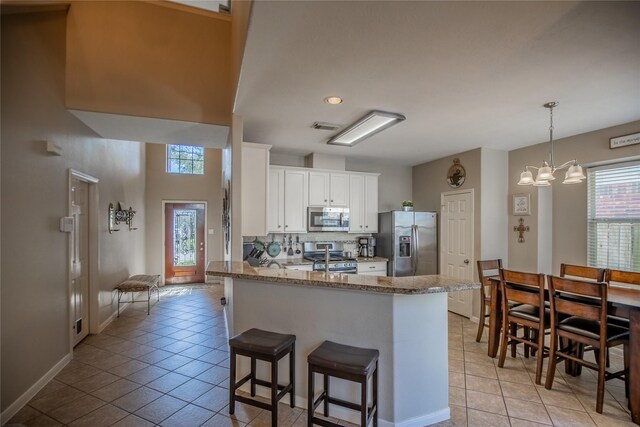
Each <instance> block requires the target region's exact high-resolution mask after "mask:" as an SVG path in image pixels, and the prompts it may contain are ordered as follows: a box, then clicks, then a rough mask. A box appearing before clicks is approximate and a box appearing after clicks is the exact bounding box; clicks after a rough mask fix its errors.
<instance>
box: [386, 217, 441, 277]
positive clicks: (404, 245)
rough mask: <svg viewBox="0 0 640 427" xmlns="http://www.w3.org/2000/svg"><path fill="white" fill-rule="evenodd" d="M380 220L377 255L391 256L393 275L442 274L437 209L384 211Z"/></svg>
mask: <svg viewBox="0 0 640 427" xmlns="http://www.w3.org/2000/svg"><path fill="white" fill-rule="evenodd" d="M379 220H380V222H379V224H378V227H379V228H378V231H379V233H378V234H376V245H377V247H376V249H377V254H376V255H378V256H382V257H385V258H388V259H389V263H388V264H387V274H388V275H389V276H420V275H425V274H438V221H437V214H436V213H435V212H405V211H391V212H383V213H381V214H379Z"/></svg>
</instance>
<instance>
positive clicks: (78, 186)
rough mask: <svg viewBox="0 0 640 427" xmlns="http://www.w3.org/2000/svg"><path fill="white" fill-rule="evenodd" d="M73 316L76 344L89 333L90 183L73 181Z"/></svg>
mask: <svg viewBox="0 0 640 427" xmlns="http://www.w3.org/2000/svg"><path fill="white" fill-rule="evenodd" d="M71 215H72V216H73V219H74V227H73V232H72V235H71V313H72V316H73V324H72V325H71V326H72V328H73V345H74V346H76V345H77V344H78V343H79V342H80V341H82V339H83V338H84V337H86V336H87V334H88V333H89V184H88V183H87V182H85V181H81V180H79V179H77V178H72V180H71Z"/></svg>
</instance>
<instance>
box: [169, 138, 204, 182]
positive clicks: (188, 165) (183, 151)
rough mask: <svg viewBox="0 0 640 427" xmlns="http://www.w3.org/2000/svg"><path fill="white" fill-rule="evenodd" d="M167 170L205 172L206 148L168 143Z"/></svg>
mask: <svg viewBox="0 0 640 427" xmlns="http://www.w3.org/2000/svg"><path fill="white" fill-rule="evenodd" d="M167 172H168V173H179V174H188V175H203V174H204V148H203V147H193V146H191V145H167Z"/></svg>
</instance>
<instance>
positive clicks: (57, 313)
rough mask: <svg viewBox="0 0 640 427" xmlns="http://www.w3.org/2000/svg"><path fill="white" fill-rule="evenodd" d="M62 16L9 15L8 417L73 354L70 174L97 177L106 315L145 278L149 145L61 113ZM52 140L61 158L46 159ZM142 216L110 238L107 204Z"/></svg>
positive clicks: (5, 88) (5, 147)
mask: <svg viewBox="0 0 640 427" xmlns="http://www.w3.org/2000/svg"><path fill="white" fill-rule="evenodd" d="M65 16H66V14H65V12H51V13H33V14H16V15H3V16H2V58H1V59H2V78H1V81H2V117H1V118H2V134H1V139H2V165H1V171H2V177H1V182H2V251H1V253H2V268H1V280H2V297H1V299H2V306H1V311H2V317H1V322H0V323H1V325H2V326H1V328H2V332H1V337H2V344H1V347H2V355H1V356H2V357H1V360H2V365H1V370H2V380H1V381H2V382H1V389H2V398H1V399H2V401H1V407H2V410H3V411H4V410H5V409H7V407H8V406H9V405H11V404H12V403H13V402H15V401H16V399H18V398H19V397H20V396H21V395H22V394H23V393H25V392H26V391H27V390H28V389H29V387H31V386H32V385H34V384H35V383H36V381H37V380H39V379H40V378H41V377H42V376H43V375H45V373H47V372H48V371H49V370H50V369H51V368H52V367H53V366H54V365H55V364H56V363H58V362H59V361H60V360H61V359H62V358H63V357H64V356H65V355H67V354H68V353H69V348H70V342H69V338H70V337H69V332H70V327H71V325H70V324H69V314H68V310H69V303H68V301H69V284H68V276H67V268H68V262H69V260H68V256H67V251H68V239H69V237H68V234H66V233H61V232H59V231H58V221H59V218H60V217H62V216H66V215H68V170H69V168H73V169H76V170H79V171H81V172H84V173H86V174H89V175H92V176H95V177H97V178H99V179H100V182H99V184H98V190H99V197H100V199H99V206H98V212H99V223H98V228H99V237H98V243H99V272H98V277H97V278H96V279H97V282H98V286H99V289H100V296H99V297H100V304H101V307H100V312H99V313H92V314H91V315H92V316H96V314H97V315H98V316H99V319H98V320H99V323H103V322H104V321H105V320H107V319H108V318H109V316H111V314H112V313H114V312H115V310H116V305H115V304H114V297H113V292H112V289H113V287H114V286H115V285H116V284H117V283H118V282H119V281H121V280H123V279H125V278H126V277H127V276H128V275H129V274H136V273H143V272H144V270H145V259H144V237H145V226H144V216H145V209H144V173H145V172H144V158H145V153H144V147H143V145H142V144H140V143H137V142H126V141H110V140H104V139H100V138H97V137H96V135H95V134H94V133H93V132H92V131H91V130H89V129H88V128H87V127H86V126H84V125H83V124H82V123H81V122H80V121H79V120H78V119H76V118H75V117H74V116H73V115H71V114H70V113H69V112H68V111H66V110H65V108H64V78H65V74H64V63H65V29H66V18H65ZM44 140H53V141H54V142H55V143H56V144H58V145H60V146H61V147H62V149H63V155H62V156H53V155H51V154H48V153H47V152H46V151H45V146H44V143H43V142H42V141H44ZM116 201H122V202H124V203H126V205H127V206H129V205H130V206H132V207H133V208H134V209H135V210H136V211H137V212H138V215H137V216H136V222H135V224H134V225H135V226H136V227H138V230H136V231H131V232H129V231H124V230H123V231H120V232H118V233H114V234H109V233H108V229H107V206H108V204H109V202H116Z"/></svg>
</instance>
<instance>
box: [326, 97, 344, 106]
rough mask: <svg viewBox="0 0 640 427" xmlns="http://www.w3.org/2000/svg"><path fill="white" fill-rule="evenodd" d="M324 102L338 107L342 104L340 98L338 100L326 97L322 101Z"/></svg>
mask: <svg viewBox="0 0 640 427" xmlns="http://www.w3.org/2000/svg"><path fill="white" fill-rule="evenodd" d="M324 102H326V103H327V104H331V105H338V104H342V98H340V97H339V96H327V97H326V98H325V99H324Z"/></svg>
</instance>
